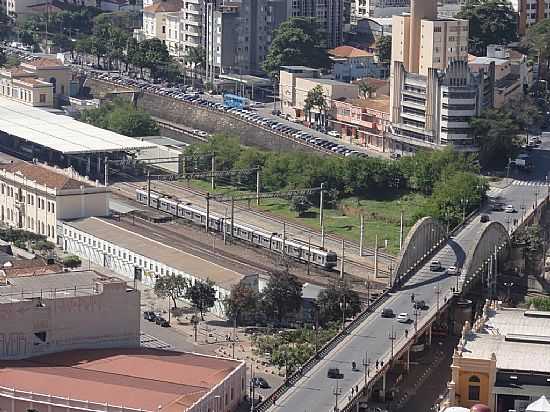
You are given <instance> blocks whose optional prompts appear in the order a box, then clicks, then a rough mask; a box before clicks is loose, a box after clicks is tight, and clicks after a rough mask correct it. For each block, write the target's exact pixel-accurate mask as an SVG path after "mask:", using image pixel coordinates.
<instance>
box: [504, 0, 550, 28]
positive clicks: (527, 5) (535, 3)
mask: <svg viewBox="0 0 550 412" xmlns="http://www.w3.org/2000/svg"><path fill="white" fill-rule="evenodd" d="M512 5H513V7H514V9H515V11H517V12H518V14H519V33H520V34H525V32H526V31H527V29H528V28H529V26H532V25H533V24H535V23H538V22H539V21H541V20H544V19H547V18H548V17H550V0H517V1H515V2H512Z"/></svg>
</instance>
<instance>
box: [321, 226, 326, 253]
mask: <svg viewBox="0 0 550 412" xmlns="http://www.w3.org/2000/svg"><path fill="white" fill-rule="evenodd" d="M324 248H325V225H321V249H324Z"/></svg>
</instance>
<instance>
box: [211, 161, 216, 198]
mask: <svg viewBox="0 0 550 412" xmlns="http://www.w3.org/2000/svg"><path fill="white" fill-rule="evenodd" d="M211 161H212V177H211V178H210V186H211V188H212V190H214V189H215V188H216V182H214V179H215V178H214V174H215V172H216V157H215V156H212V160H211Z"/></svg>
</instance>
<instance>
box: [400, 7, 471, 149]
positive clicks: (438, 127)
mask: <svg viewBox="0 0 550 412" xmlns="http://www.w3.org/2000/svg"><path fill="white" fill-rule="evenodd" d="M392 26H393V27H392V60H391V68H390V84H391V87H390V118H391V122H392V139H393V141H394V149H395V150H397V151H415V150H416V149H415V148H416V147H426V148H437V147H441V146H445V145H448V144H452V145H454V146H456V147H457V148H460V149H463V150H472V149H474V147H473V136H472V134H471V130H470V126H469V123H468V121H469V119H470V118H471V117H472V116H475V115H476V114H477V113H478V112H479V110H480V107H481V105H480V104H479V102H478V97H479V96H478V90H479V87H480V86H479V82H478V81H477V79H476V77H475V76H474V75H472V73H471V72H470V70H469V68H468V22H467V21H466V20H458V19H438V18H437V2H436V1H435V0H429V1H419V0H413V1H412V3H411V13H410V14H406V15H401V16H394V17H393V25H392Z"/></svg>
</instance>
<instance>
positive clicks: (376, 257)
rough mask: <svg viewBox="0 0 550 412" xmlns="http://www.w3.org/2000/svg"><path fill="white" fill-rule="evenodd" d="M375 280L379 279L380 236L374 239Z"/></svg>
mask: <svg viewBox="0 0 550 412" xmlns="http://www.w3.org/2000/svg"><path fill="white" fill-rule="evenodd" d="M374 278H375V279H377V278H378V235H376V236H375V238H374Z"/></svg>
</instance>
